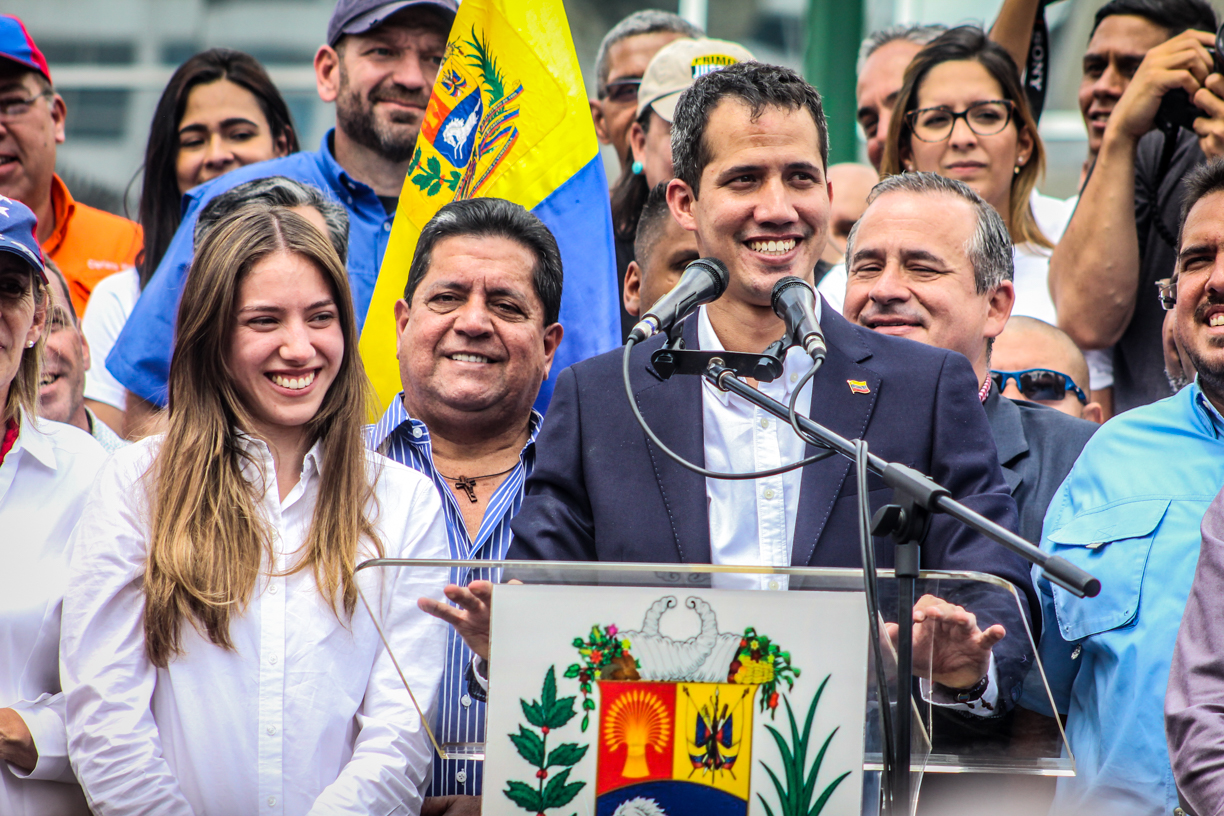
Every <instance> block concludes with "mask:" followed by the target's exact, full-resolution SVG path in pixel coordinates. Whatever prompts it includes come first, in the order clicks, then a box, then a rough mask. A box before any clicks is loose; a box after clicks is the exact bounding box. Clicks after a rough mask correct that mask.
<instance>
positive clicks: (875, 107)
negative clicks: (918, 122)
mask: <svg viewBox="0 0 1224 816" xmlns="http://www.w3.org/2000/svg"><path fill="white" fill-rule="evenodd" d="M921 50H922V46H921V45H918V44H917V43H912V42H910V41H909V40H893V41H892V42H890V43H887V44H885V45H882V46H880V47H879V48H877V49H876V50H875V51H874V52H872V54H871V56H870V57H868V58H867V60H866V61H865V62H864V63H863V70H862V71H861V72H860V73H859V75H858V84H857V85H856V86H855V93H854V95H855V97H856V99H857V104H858V123H859V126H860V127H862V128H863V135H864V136H866V137H867V158H868V159H869V160H870V161H871V166H872V167H874V168H876V169H877V170H879V169H880V161H881V159H883V158H884V143H885V141H887V138H888V127H889V125H890V124H891V123H892V110H893V104H894V103H896V101H897V93H898V92H899V91H900V90H901V85H902V84H903V83H904V80H905V69H906V68H907V67H908V66H909V64H910V61H911V60H913V59H914V55H915V54H917V53H918V52H919V51H921Z"/></svg>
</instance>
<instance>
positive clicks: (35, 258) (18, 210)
mask: <svg viewBox="0 0 1224 816" xmlns="http://www.w3.org/2000/svg"><path fill="white" fill-rule="evenodd" d="M37 226H38V219H37V218H35V217H34V213H33V212H31V211H30V208H29V207H27V206H26V205H24V204H22V203H21V202H20V201H14V200H13V199H11V198H5V197H4V196H2V195H0V252H8V253H11V254H13V255H16V256H18V257H19V258H21V260H23V261H25V262H26V263H28V264H29V265H30V266H32V267H34V271H35V272H37V273H38V277H39V278H40V279H42V282H43V283H46V282H47V268H46V266H45V265H44V264H43V256H42V248H41V247H39V245H38V237H37V235H36V233H35V229H36V228H37Z"/></svg>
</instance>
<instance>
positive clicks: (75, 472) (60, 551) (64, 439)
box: [0, 412, 106, 816]
mask: <svg viewBox="0 0 1224 816" xmlns="http://www.w3.org/2000/svg"><path fill="white" fill-rule="evenodd" d="M2 435H3V426H0V436H2ZM105 459H106V453H105V451H103V450H102V448H101V446H100V445H98V443H97V442H95V441H94V440H93V439H92V438H91V437H90V436H89V434H87V433H85V432H84V431H82V430H80V429H79V428H73V427H71V426H69V425H62V424H60V423H58V422H49V421H47V420H38V421H37V424H36V423H35V421H33V420H32V419H31V417H30V415H29V414H26V413H24V412H23V413H22V415H21V430H20V432H19V434H18V436H17V441H16V443H15V444H14V445H13V448H12V450H10V451H9V452H8V455H7V456H5V457H4V462H3V464H0V530H3V531H4V532H3V533H2V534H0V564H2V565H3V574H4V586H3V591H2V592H0V708H12V709H14V710H15V711H16V712H17V713H18V714H19V715H20V716H21V718H22V719H23V720H24V721H25V724H26V727H27V728H29V729H30V734H31V735H32V736H33V737H34V747H35V748H37V749H38V764H37V765H35V766H34V770H33V771H30V772H27V771H24V770H22V769H20V768H18V767H16V766H14V765H9V764H8V763H0V813H2V814H4V816H43V814H56V816H76V814H88V813H89V810H88V808H86V807H85V798H84V797H83V796H82V795H81V789H80V788H79V787H77V785H76V780H75V779H74V778H73V776H72V769H71V768H70V767H69V766H68V740H67V736H66V735H65V732H64V695H63V694H61V693H60V676H59V639H60V605H61V604H62V603H63V600H64V586H65V585H66V584H67V582H68V559H69V552H70V550H69V537H70V535H71V533H72V528H73V527H74V526H75V525H76V523H77V519H79V518H80V516H81V510H82V508H83V507H84V504H85V496H86V495H87V494H88V493H89V488H90V485H92V484H93V481H94V477H95V476H96V475H97V473H98V470H99V468H101V467H102V462H103V461H104V460H105Z"/></svg>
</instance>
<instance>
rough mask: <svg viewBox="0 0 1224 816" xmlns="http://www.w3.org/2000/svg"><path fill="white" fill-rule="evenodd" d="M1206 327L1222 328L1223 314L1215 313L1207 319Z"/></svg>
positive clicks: (1223, 324)
mask: <svg viewBox="0 0 1224 816" xmlns="http://www.w3.org/2000/svg"><path fill="white" fill-rule="evenodd" d="M1207 325H1208V326H1224V312H1216V313H1215V314H1213V315H1212V316H1211V317H1210V318H1208V319H1207Z"/></svg>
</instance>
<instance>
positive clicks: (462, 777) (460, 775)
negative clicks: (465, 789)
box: [455, 770, 467, 785]
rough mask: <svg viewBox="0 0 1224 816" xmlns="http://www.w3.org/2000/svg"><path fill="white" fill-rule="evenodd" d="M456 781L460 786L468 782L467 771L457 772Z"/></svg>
mask: <svg viewBox="0 0 1224 816" xmlns="http://www.w3.org/2000/svg"><path fill="white" fill-rule="evenodd" d="M455 781H456V782H458V783H459V784H460V785H462V784H463V783H464V782H466V781H467V771H463V770H459V771H455Z"/></svg>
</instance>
